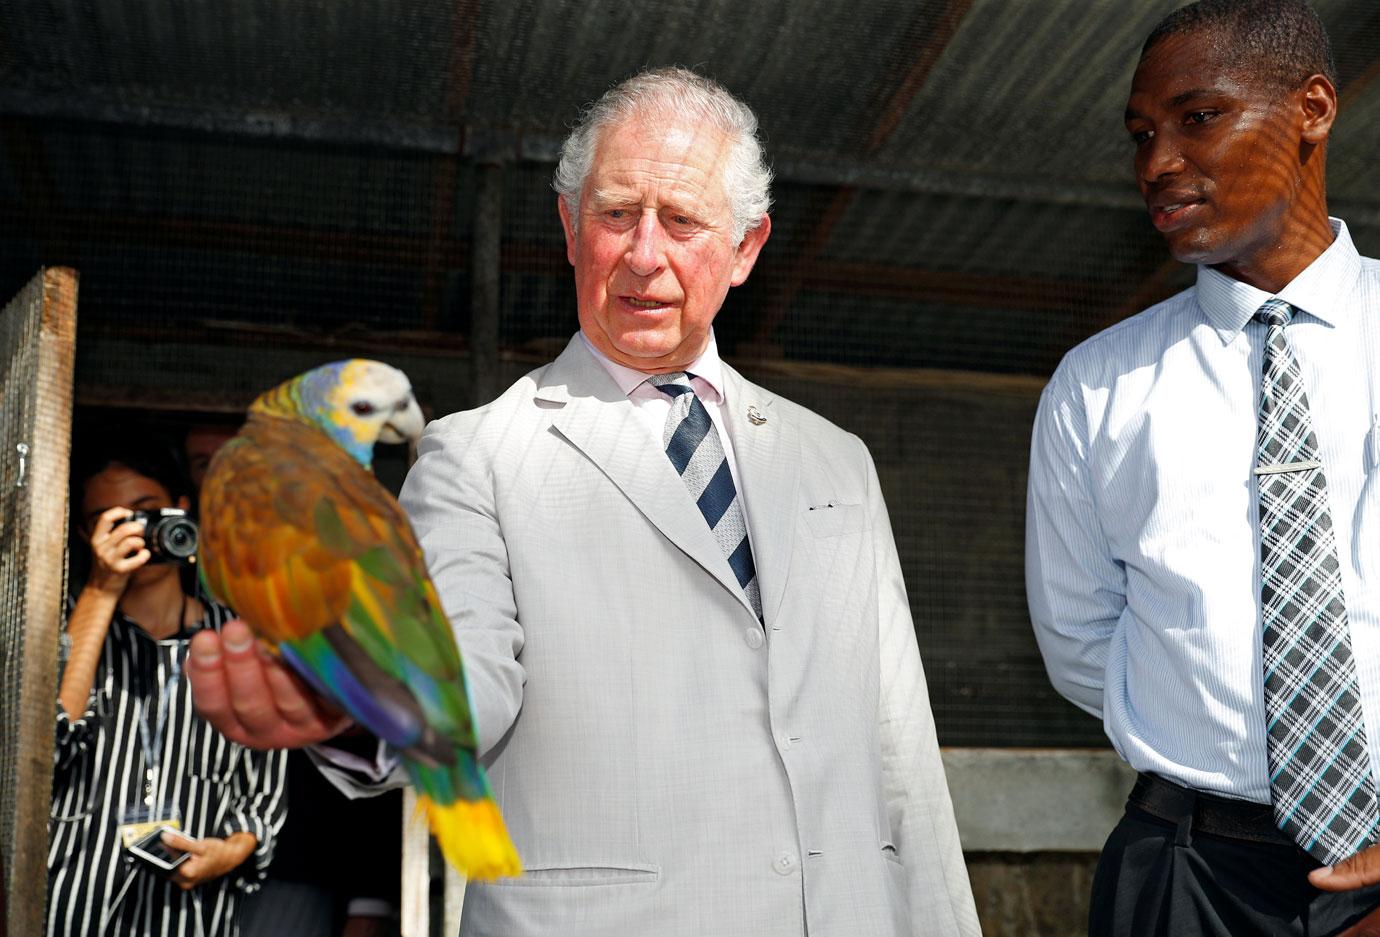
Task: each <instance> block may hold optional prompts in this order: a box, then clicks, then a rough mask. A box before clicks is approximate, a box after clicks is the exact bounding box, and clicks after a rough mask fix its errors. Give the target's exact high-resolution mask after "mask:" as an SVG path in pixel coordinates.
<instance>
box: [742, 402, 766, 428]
mask: <svg viewBox="0 0 1380 937" xmlns="http://www.w3.org/2000/svg"><path fill="white" fill-rule="evenodd" d="M747 418H748V422H749V423H751V424H752V425H753V426H761V425H762V424H763V423H765V422H767V418H766V417H764V416H763V415H762V411H761V410H758V409H757V408H756V407H752V406H749V407H748V409H747Z"/></svg>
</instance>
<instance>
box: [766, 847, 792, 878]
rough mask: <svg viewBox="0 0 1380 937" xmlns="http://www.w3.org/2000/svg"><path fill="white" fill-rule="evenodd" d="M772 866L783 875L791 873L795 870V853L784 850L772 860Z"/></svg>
mask: <svg viewBox="0 0 1380 937" xmlns="http://www.w3.org/2000/svg"><path fill="white" fill-rule="evenodd" d="M771 865H772V868H774V869H776V871H777V872H778V873H779V874H781V875H790V874H791V873H792V872H794V871H795V854H794V853H790V852H783V853H781V854H780V855H778V856H777V857H776V859H774V860H773V861H772V864H771Z"/></svg>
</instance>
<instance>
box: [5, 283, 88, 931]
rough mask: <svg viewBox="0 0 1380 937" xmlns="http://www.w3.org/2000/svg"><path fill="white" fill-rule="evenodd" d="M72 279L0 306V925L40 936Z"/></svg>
mask: <svg viewBox="0 0 1380 937" xmlns="http://www.w3.org/2000/svg"><path fill="white" fill-rule="evenodd" d="M75 315H76V278H75V276H74V275H73V274H72V272H71V271H70V270H45V271H41V272H40V273H39V274H38V275H37V276H35V277H34V278H33V280H31V281H30V282H29V283H28V285H26V286H25V287H24V288H23V289H22V290H21V291H20V292H19V294H18V295H17V296H15V297H14V298H13V299H12V300H10V301H9V303H8V304H7V305H6V306H5V307H4V309H3V310H0V361H3V362H4V384H3V387H4V393H3V396H0V446H2V447H3V449H0V856H3V860H4V866H3V868H4V875H5V894H6V895H7V896H10V900H9V902H8V905H7V906H6V907H5V909H4V910H5V914H6V922H5V923H6V924H7V925H8V930H7V933H10V934H37V933H41V932H42V912H43V902H42V900H37V901H34V900H28V899H29V897H30V896H35V895H37V896H39V897H40V899H41V897H42V895H43V894H44V891H45V888H46V873H45V867H46V862H45V859H46V854H47V844H48V840H47V832H48V795H49V791H50V790H51V789H52V772H53V762H52V753H53V712H54V710H53V707H54V701H55V700H56V699H57V689H56V670H57V651H58V637H57V636H58V627H59V623H60V617H61V609H62V591H63V575H64V570H65V565H66V564H65V560H66V557H65V554H64V543H65V542H66V536H67V458H68V452H69V445H68V443H69V438H70V429H69V420H70V418H71V410H72V367H73V354H72V349H73V340H74V339H75V337H76V322H75Z"/></svg>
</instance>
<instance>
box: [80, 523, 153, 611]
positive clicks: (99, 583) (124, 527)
mask: <svg viewBox="0 0 1380 937" xmlns="http://www.w3.org/2000/svg"><path fill="white" fill-rule="evenodd" d="M130 514H131V511H130V510H129V508H121V507H114V508H109V509H107V510H106V511H104V512H102V514H101V516H100V517H98V518H96V523H95V525H94V526H93V527H92V529H91V578H90V580H89V581H88V583H87V587H88V588H95V589H98V590H100V591H101V592H105V593H109V594H111V595H115V596H121V595H123V594H124V591H125V587H126V586H127V585H129V577H130V575H131V574H132V573H133V572H134V571H135V570H136V569H138V568H139V567H141V566H143V565H144V564H145V563H147V562H148V561H149V556H150V553H149V551H148V547H147V546H146V545H145V543H144V525H143V524H140V523H138V522H136V521H130V520H126V518H128V517H129V515H130Z"/></svg>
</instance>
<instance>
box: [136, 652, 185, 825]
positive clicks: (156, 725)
mask: <svg viewBox="0 0 1380 937" xmlns="http://www.w3.org/2000/svg"><path fill="white" fill-rule="evenodd" d="M185 652H186V642H185V641H178V642H177V646H176V647H174V648H173V649H172V656H171V658H170V662H169V664H168V679H167V680H166V681H164V683H163V688H162V690H161V691H160V692H159V694H158V708H157V710H156V714H155V716H154V720H153V726H152V727H150V726H149V703H150V701H149V700H148V699H145V700H144V701H143V703H142V705H141V706H140V707H139V741H140V742H141V743H142V744H143V747H144V805H145V806H147V807H152V806H153V801H154V788H155V786H156V782H157V779H158V770H159V767H160V766H161V764H162V761H163V730H164V729H165V728H167V724H168V710H169V709H170V708H171V706H172V697H173V694H175V693H176V692H177V683H178V680H180V679H181V677H182V655H183V654H184V653H185ZM159 799H160V800H161V799H162V798H161V796H160V798H159Z"/></svg>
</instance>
